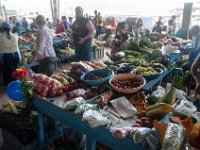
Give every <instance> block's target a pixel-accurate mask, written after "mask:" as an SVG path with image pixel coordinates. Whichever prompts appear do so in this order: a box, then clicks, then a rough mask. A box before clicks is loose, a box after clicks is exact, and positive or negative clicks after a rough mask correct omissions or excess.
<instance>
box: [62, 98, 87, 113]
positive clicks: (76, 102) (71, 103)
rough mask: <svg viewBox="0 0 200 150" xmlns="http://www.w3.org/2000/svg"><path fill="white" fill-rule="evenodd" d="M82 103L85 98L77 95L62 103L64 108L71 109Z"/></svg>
mask: <svg viewBox="0 0 200 150" xmlns="http://www.w3.org/2000/svg"><path fill="white" fill-rule="evenodd" d="M84 103H85V100H84V98H83V97H77V98H74V99H72V100H70V101H68V102H66V103H65V105H64V108H65V109H66V110H72V109H75V108H77V107H79V106H81V105H82V104H84Z"/></svg>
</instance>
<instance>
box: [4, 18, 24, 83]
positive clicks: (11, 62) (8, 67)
mask: <svg viewBox="0 0 200 150" xmlns="http://www.w3.org/2000/svg"><path fill="white" fill-rule="evenodd" d="M1 27H2V33H1V34H0V64H1V66H2V67H3V69H2V70H3V72H2V73H3V79H4V84H5V85H7V84H8V83H10V82H11V81H14V80H15V79H14V78H12V77H11V75H12V72H13V71H15V70H16V68H17V67H18V64H19V63H20V60H21V54H20V52H19V47H18V36H17V35H16V34H14V33H12V32H11V24H10V23H9V22H7V21H6V22H3V23H2V24H1Z"/></svg>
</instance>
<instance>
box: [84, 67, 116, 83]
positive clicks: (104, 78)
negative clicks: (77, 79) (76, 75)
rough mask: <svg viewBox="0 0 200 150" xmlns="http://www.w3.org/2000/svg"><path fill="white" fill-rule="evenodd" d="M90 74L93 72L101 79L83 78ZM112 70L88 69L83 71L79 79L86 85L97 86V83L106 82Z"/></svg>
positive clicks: (111, 74)
mask: <svg viewBox="0 0 200 150" xmlns="http://www.w3.org/2000/svg"><path fill="white" fill-rule="evenodd" d="M90 74H94V75H97V76H101V77H102V79H99V80H85V77H86V76H88V75H90ZM113 74H114V72H113V71H111V70H108V69H99V70H92V71H89V72H87V73H84V74H83V75H82V76H81V80H82V81H83V82H84V83H86V84H87V85H93V86H97V85H103V84H106V83H108V81H109V79H110V78H111V77H112V76H113Z"/></svg>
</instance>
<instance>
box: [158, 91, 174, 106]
mask: <svg viewBox="0 0 200 150" xmlns="http://www.w3.org/2000/svg"><path fill="white" fill-rule="evenodd" d="M175 100H176V90H175V88H171V89H170V91H169V92H167V93H166V94H165V95H164V97H163V98H162V99H161V101H160V102H161V103H166V104H169V105H173V104H174V102H175Z"/></svg>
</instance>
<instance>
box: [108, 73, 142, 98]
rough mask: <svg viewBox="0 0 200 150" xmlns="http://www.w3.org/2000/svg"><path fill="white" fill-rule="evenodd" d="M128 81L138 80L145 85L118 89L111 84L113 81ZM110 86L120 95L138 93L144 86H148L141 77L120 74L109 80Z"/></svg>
mask: <svg viewBox="0 0 200 150" xmlns="http://www.w3.org/2000/svg"><path fill="white" fill-rule="evenodd" d="M127 79H136V80H137V81H141V82H143V84H142V85H140V86H138V87H136V88H117V87H115V86H113V85H112V83H111V82H112V80H127ZM109 84H110V86H111V87H112V88H113V89H114V90H115V91H117V92H119V93H125V94H132V93H137V92H138V91H140V90H141V89H142V88H143V86H144V85H145V84H146V80H145V78H144V77H142V76H141V75H136V74H131V73H126V74H118V75H116V76H114V77H112V78H111V79H110V80H109Z"/></svg>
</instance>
